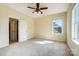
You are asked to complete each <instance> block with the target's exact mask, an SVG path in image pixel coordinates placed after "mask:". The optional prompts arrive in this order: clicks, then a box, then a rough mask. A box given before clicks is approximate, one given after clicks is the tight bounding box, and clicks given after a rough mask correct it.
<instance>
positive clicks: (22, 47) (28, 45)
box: [0, 39, 73, 56]
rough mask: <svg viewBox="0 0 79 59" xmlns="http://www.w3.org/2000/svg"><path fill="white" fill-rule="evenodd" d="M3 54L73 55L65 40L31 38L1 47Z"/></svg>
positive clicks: (0, 52) (0, 53) (0, 51)
mask: <svg viewBox="0 0 79 59" xmlns="http://www.w3.org/2000/svg"><path fill="white" fill-rule="evenodd" d="M0 55H1V56H72V55H73V54H72V53H71V51H70V49H69V48H68V46H67V44H66V43H64V42H56V41H51V40H44V39H31V40H27V41H25V42H20V43H14V44H11V45H10V46H8V47H5V48H0Z"/></svg>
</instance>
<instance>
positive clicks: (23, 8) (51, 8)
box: [4, 3, 69, 17]
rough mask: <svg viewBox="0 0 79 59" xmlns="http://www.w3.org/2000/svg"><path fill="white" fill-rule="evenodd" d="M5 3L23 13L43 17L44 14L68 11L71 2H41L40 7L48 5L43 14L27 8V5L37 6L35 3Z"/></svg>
mask: <svg viewBox="0 0 79 59" xmlns="http://www.w3.org/2000/svg"><path fill="white" fill-rule="evenodd" d="M4 5H6V6H8V7H10V8H13V9H15V10H17V11H19V12H21V13H24V14H26V15H28V16H31V17H41V16H44V15H50V14H56V13H61V12H65V11H67V9H68V7H69V3H41V4H40V7H48V9H47V10H42V11H43V14H39V15H37V14H34V13H32V12H33V11H34V10H33V9H29V8H27V6H33V7H35V3H5V4H4Z"/></svg>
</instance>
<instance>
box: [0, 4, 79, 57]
mask: <svg viewBox="0 0 79 59" xmlns="http://www.w3.org/2000/svg"><path fill="white" fill-rule="evenodd" d="M0 56H79V4H78V3H0Z"/></svg>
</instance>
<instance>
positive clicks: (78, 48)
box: [67, 4, 79, 55]
mask: <svg viewBox="0 0 79 59" xmlns="http://www.w3.org/2000/svg"><path fill="white" fill-rule="evenodd" d="M74 5H75V4H71V5H70V7H69V10H68V12H67V43H68V45H69V47H70V48H71V50H72V52H73V54H74V55H79V44H77V43H75V42H74V41H73V39H71V33H72V32H71V22H72V9H73V7H74Z"/></svg>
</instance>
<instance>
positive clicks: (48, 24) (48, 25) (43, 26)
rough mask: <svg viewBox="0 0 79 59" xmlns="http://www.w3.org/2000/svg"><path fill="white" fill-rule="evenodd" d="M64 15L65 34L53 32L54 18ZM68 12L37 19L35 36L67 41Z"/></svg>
mask: <svg viewBox="0 0 79 59" xmlns="http://www.w3.org/2000/svg"><path fill="white" fill-rule="evenodd" d="M58 17H62V18H63V30H64V32H63V34H61V35H58V34H52V20H54V19H55V18H58ZM66 29H67V28H66V12H64V13H59V14H54V15H49V16H44V17H40V18H36V19H35V38H44V39H51V40H57V41H66V39H67V37H66V36H67V35H66V32H67V31H66Z"/></svg>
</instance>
